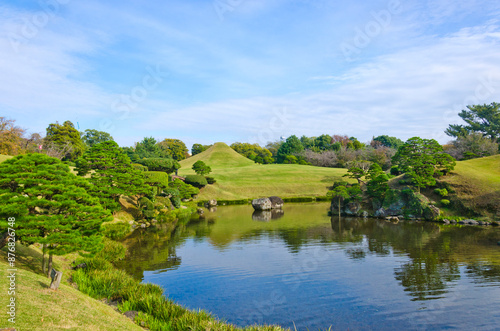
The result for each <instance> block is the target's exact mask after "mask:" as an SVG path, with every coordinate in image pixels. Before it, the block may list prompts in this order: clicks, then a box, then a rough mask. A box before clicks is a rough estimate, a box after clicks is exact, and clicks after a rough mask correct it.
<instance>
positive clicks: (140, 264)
mask: <svg viewBox="0 0 500 331" xmlns="http://www.w3.org/2000/svg"><path fill="white" fill-rule="evenodd" d="M327 208H328V205H327V204H298V205H291V204H289V205H286V206H285V213H284V214H282V215H277V216H279V218H273V215H272V213H271V216H270V217H268V216H265V217H263V216H262V219H263V220H265V222H256V219H255V218H256V216H255V215H252V209H251V207H249V206H228V207H220V208H219V209H218V210H217V212H215V213H210V214H207V215H206V218H205V219H203V220H199V221H196V222H184V223H182V222H181V223H180V224H179V225H178V226H177V227H176V228H175V229H174V228H172V227H168V226H163V227H159V228H156V229H147V230H138V231H137V232H136V233H134V235H133V236H131V237H130V238H128V239H127V240H126V241H125V244H126V245H127V246H128V255H127V259H126V261H123V262H122V263H121V265H120V267H122V268H124V269H126V270H127V271H128V272H129V273H131V274H133V275H134V276H135V277H137V278H140V279H144V278H145V277H146V275H150V274H151V272H152V273H153V274H154V275H158V274H159V273H162V274H163V273H164V275H171V276H169V277H174V275H177V276H175V278H172V279H171V278H169V279H171V281H173V282H174V283H175V286H178V287H179V291H180V292H179V293H177V292H175V291H172V292H170V293H172V295H174V297H175V295H177V296H178V297H176V298H177V299H180V300H184V299H185V300H186V302H185V304H187V305H190V304H193V305H194V306H193V308H205V309H209V310H215V311H216V310H217V309H220V311H221V312H223V313H226V312H227V313H228V315H229V316H225V317H226V318H228V319H230V320H231V321H233V322H234V323H240V324H243V325H245V323H247V322H248V321H246V320H245V321H240V320H238V319H237V316H239V315H238V314H239V312H238V311H237V309H239V308H237V307H240V306H241V309H243V308H244V307H245V306H244V303H242V302H232V301H231V300H230V299H229V298H228V297H227V296H230V295H235V296H237V297H238V293H239V292H238V291H249V292H245V293H241V294H240V295H239V296H244V297H245V298H248V300H249V301H250V302H253V301H256V302H258V301H259V295H264V298H267V297H266V296H265V294H258V293H259V292H258V291H259V290H260V288H263V289H262V291H264V292H265V293H269V290H265V289H267V288H268V287H269V289H270V290H273V289H276V288H277V289H279V290H281V291H283V293H288V292H289V291H290V288H286V286H298V285H297V284H288V283H287V284H283V279H284V278H283V277H285V273H286V272H287V270H288V269H290V268H292V267H293V265H300V266H306V267H304V268H300V272H299V273H297V274H295V273H293V274H291V275H292V276H293V277H295V276H297V277H296V278H297V279H300V280H301V281H302V283H301V284H302V285H300V286H302V287H301V292H300V295H299V294H298V293H299V292H297V294H296V295H295V296H297V298H294V297H291V296H288V297H287V300H288V301H287V302H286V304H282V305H281V304H280V305H281V306H283V307H281V306H280V307H279V308H280V309H282V310H279V309H278V308H277V307H274V308H273V311H274V312H275V313H274V315H272V316H271V315H270V316H268V318H269V319H268V320H264V321H265V322H268V323H274V322H276V321H277V320H278V321H279V318H285V317H283V316H288V315H290V316H295V315H296V314H302V313H303V314H305V315H303V316H302V317H300V316H297V317H294V318H299V317H300V318H302V319H303V323H304V324H302V325H304V326H308V327H309V328H310V329H312V328H314V329H317V328H318V327H321V328H322V329H328V326H329V325H330V324H327V323H326V320H319V317H316V315H319V314H323V313H324V314H326V315H325V316H329V315H328V314H327V313H326V312H328V311H332V309H334V308H335V309H337V315H338V316H339V317H338V318H339V321H337V322H336V323H341V322H340V320H341V319H342V318H343V317H342V316H341V315H339V314H341V313H343V314H346V315H349V314H351V312H350V310H352V309H360V314H361V313H362V314H365V315H366V317H363V318H366V321H364V322H363V323H364V324H363V323H361V322H359V323H361V324H359V328H374V329H380V328H381V329H383V328H393V327H395V326H396V325H397V326H398V327H401V328H404V327H408V325H406V324H404V323H403V322H401V323H400V324H398V323H396V324H390V323H389V324H380V325H381V326H380V327H377V325H372V324H370V323H379V322H377V321H380V320H383V322H380V323H386V322H385V319H386V317H387V316H386V317H384V316H385V315H384V314H389V315H391V314H392V315H394V316H400V315H401V316H402V317H401V316H400V317H398V318H399V319H405V318H407V319H413V317H411V318H410V317H408V316H411V314H410V313H411V312H412V309H414V311H417V309H419V308H417V307H414V306H411V303H417V304H418V303H419V304H424V303H426V305H427V306H426V307H427V310H429V308H428V307H429V306H428V303H429V302H439V303H440V304H438V305H437V306H436V305H434V306H436V307H438V308H439V309H438V308H434V310H439V311H442V312H443V313H444V312H447V310H449V309H456V310H458V311H461V310H464V309H467V306H468V305H471V304H474V305H486V306H488V305H489V306H492V307H495V309H496V310H495V311H496V312H497V311H499V310H500V300H499V299H498V297H500V290H499V289H500V247H499V246H498V245H497V241H498V240H499V239H500V229H498V228H495V227H472V226H467V227H460V226H442V225H438V224H435V223H428V222H399V223H393V222H388V221H385V220H378V219H368V218H341V219H339V218H338V217H332V218H330V217H328V216H327ZM260 217H261V216H258V218H259V219H258V220H261V219H260ZM269 220H272V221H269ZM318 250H319V251H321V252H323V253H324V256H327V257H328V258H325V259H322V260H321V261H315V260H314V255H311V254H316V253H317V252H318ZM253 251H256V253H255V255H252V254H253V253H250V252H253ZM179 252H181V253H179ZM311 252H316V253H311ZM325 254H326V255H325ZM342 256H343V257H344V258H342ZM311 261H312V262H314V263H316V265H315V267H314V268H311V267H310V266H311V265H313V264H312V263H311ZM292 264H293V265H292ZM183 268H185V269H184V270H185V271H183V272H181V270H182V269H183ZM374 268H375V269H374ZM376 268H381V269H380V274H378V273H377V272H378V271H377V269H376ZM385 269H388V270H387V271H388V272H387V273H385V271H383V270H385ZM347 270H351V273H349V272H348V271H347ZM165 271H167V272H166V273H165ZM174 271H175V272H174ZM177 272H178V273H177ZM268 274H269V275H272V276H269V277H268V278H265V277H264V275H268ZM381 274H384V277H385V278H381V276H380V275H381ZM148 277H150V279H147V280H148V281H151V280H152V281H156V282H159V283H160V284H163V285H164V286H167V287H168V284H170V283H168V282H167V281H166V280H160V279H157V278H154V277H152V276H148ZM151 277H152V278H151ZM200 277H201V278H200ZM207 277H209V278H207ZM293 277H292V278H293ZM233 278H234V287H231V286H232V285H231V284H232V282H231V279H233ZM184 279H185V282H186V284H185V286H186V290H185V291H183V290H181V289H182V286H181V284H183V282H184ZM207 279H210V282H211V283H210V286H209V285H208V283H207V285H206V286H209V287H207V288H206V289H205V290H203V291H212V290H213V291H215V293H212V292H210V294H206V296H207V297H208V299H207V300H208V301H207V302H205V301H203V300H202V299H203V298H204V297H205V296H204V295H201V294H200V295H201V296H200V295H198V296H196V297H194V296H191V294H192V291H193V289H192V287H195V288H196V289H197V290H198V291H202V289H204V288H205V287H204V286H205V285H204V284H205V283H206V282H207ZM263 279H266V281H265V282H266V283H265V284H264V285H263V284H261V283H260V282H262V280H263ZM354 279H356V281H354ZM217 280H219V281H220V287H217V286H219V285H216V284H219V283H212V282H216V281H217ZM163 282H167V283H163ZM252 282H255V284H253V283H252ZM285 283H286V282H285ZM337 283H342V284H344V285H343V287H341V288H346V285H345V284H349V286H348V287H349V288H350V290H349V291H347V290H344V291H341V293H340V294H339V291H340V290H339V289H337V288H334V289H333V288H332V287H331V286H332V284H337ZM251 284H253V286H252V285H251ZM305 284H307V285H305ZM363 284H365V285H363ZM381 284H385V285H384V286H386V287H388V288H391V289H392V290H384V289H382V290H381V291H382V292H383V293H384V295H386V296H387V299H384V300H382V299H380V298H379V297H378V294H375V293H372V294H370V293H369V292H372V291H374V292H377V291H376V289H377V288H378V287H379V286H382V285H381ZM391 284H394V286H396V288H398V287H399V289H400V290H401V289H403V290H404V291H400V292H401V294H398V292H397V291H395V290H394V289H393V287H392V286H393V285H391ZM243 285H244V286H243ZM170 286H172V285H170ZM242 286H243V287H242ZM266 286H267V287H266ZM356 286H357V287H358V288H356ZM475 286H481V287H488V288H490V289H494V291H496V292H489V293H491V295H492V297H496V298H497V299H495V300H496V301H494V300H493V301H492V302H489V303H484V302H482V300H483V298H481V297H474V295H471V296H470V297H468V298H467V299H461V300H464V302H463V303H454V304H453V305H454V306H453V308H450V307H447V306H446V305H444V302H447V301H446V300H451V299H450V297H451V296H453V295H455V296H456V295H457V291H472V293H476V291H477V288H475ZM212 287H213V289H212ZM282 287H283V288H282ZM293 288H294V287H292V290H293ZM249 289H251V291H250V290H249ZM361 289H362V290H361ZM266 291H267V292H266ZM287 291H288V292H287ZM346 291H347V292H346ZM358 291H359V292H362V294H359V297H357V296H356V295H357V294H356V293H358ZM384 291H385V292H384ZM233 292H234V293H233ZM200 293H201V292H200ZM203 293H205V292H203ZM207 293H208V292H207ZM220 293H225V294H226V295H227V296H222V297H220V301H217V300H216V299H214V298H213V297H212V296H216V297H217V296H220ZM332 293H333V294H332ZM342 293H345V295H346V297H342V295H343V294H342ZM478 293H479V292H478ZM493 293H497V295H496V296H495V295H493ZM369 295H373V297H370V296H369ZM475 295H478V296H479V295H480V294H475ZM481 295H485V294H484V293H483V294H481ZM301 296H304V297H301ZM365 296H366V297H367V299H366V300H368V302H382V303H379V304H378V305H379V306H377V307H375V308H372V307H369V306H368V304H366V303H365V304H364V305H365V306H366V307H365V306H363V305H361V304H360V300H361V301H363V300H365V298H364V297H365ZM346 298H349V299H348V301H347V302H352V306H350V305H351V304H349V305H348V304H345V308H341V307H340V306H335V305H337V303H339V302H340V303H341V302H344V303H345V302H346V301H345V300H347V299H346ZM233 299H234V300H239V299H238V298H233ZM294 300H296V301H294ZM304 300H305V301H310V302H308V304H309V305H311V307H315V308H314V309H312V308H311V311H307V312H306V311H304V312H302V310H299V311H297V312H294V309H295V308H294V307H295V305H299V307H300V305H301V302H303V301H304ZM318 300H319V301H318ZM429 300H430V301H429ZM386 301H387V302H386ZM490 301H491V300H490ZM396 303H397V304H396ZM332 305H333V306H332ZM360 305H361V306H360ZM394 305H396V306H397V307H399V308H397V309H396V308H394V307H393V306H394ZM403 306H404V307H403ZM434 306H432V307H434ZM441 306H443V307H441ZM321 307H323V308H321ZM356 307H358V308H356ZM359 307H364V308H359ZM367 307H369V308H367ZM321 309H324V312H323V311H321ZM367 309H368V310H370V311H371V309H373V311H374V313H373V314H372V315H370V314H367V313H366V311H367ZM482 309H487V308H484V307H483V308H482ZM491 311H493V308H491ZM292 312H293V313H292ZM375 312H378V313H375ZM307 314H309V315H307ZM495 314H496V315H495ZM233 315H234V316H233ZM392 315H391V316H392ZM278 316H282V317H278ZM312 316H315V317H314V318H318V320H317V321H316V322H314V323H313V322H311V318H313V317H312ZM360 316H361V315H360ZM363 316H364V315H363ZM394 316H393V317H392V318H393V319H394V318H395V317H394ZM223 317H224V316H223ZM233 318H234V319H233ZM290 318H291V317H290ZM322 318H327V317H322ZM328 318H331V317H328ZM345 318H348V317H345ZM478 318H479V317H478ZM489 318H490V320H489V321H491V323H494V322H497V323H500V316H499V314H498V313H491V314H490V316H489ZM430 320H432V323H437V325H438V326H435V325H434V324H433V326H432V327H431V328H442V327H450V326H451V325H455V324H454V323H458V324H456V325H458V326H459V327H460V323H459V321H460V318H458V317H457V318H455V319H453V318H451V319H450V321H449V322H446V323H448V324H446V325H444V324H443V325H441V324H439V323H444V322H442V321H441V319H439V318H438V319H429V316H426V318H424V319H420V320H419V321H420V322H419V323H424V324H423V325H422V326H420V325H419V328H420V327H422V328H427V327H429V325H430V324H429V325H428V324H425V323H430V322H429V321H430ZM250 322H252V321H250ZM253 322H260V321H257V320H256V321H253ZM462 322H463V321H462ZM315 323H316V324H315ZM325 323H326V324H325ZM391 323H392V322H391ZM394 323H395V322H394ZM412 323H413V322H412ZM336 325H337V326H339V325H341V324H336ZM347 327H350V328H351V329H355V328H354V327H353V324H352V323H347V324H346V328H347ZM299 329H300V328H299Z"/></svg>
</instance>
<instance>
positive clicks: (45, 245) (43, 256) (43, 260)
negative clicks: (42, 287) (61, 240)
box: [42, 244, 48, 275]
mask: <svg viewBox="0 0 500 331" xmlns="http://www.w3.org/2000/svg"><path fill="white" fill-rule="evenodd" d="M46 250H47V244H43V246H42V272H43V274H44V275H48V273H46V272H45V271H46V269H45V251H46Z"/></svg>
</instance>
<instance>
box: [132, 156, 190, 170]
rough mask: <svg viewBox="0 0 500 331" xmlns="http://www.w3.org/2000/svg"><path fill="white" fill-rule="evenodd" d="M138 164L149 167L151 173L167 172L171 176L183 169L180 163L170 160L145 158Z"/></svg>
mask: <svg viewBox="0 0 500 331" xmlns="http://www.w3.org/2000/svg"><path fill="white" fill-rule="evenodd" d="M137 163H140V164H142V165H144V166H146V167H148V169H149V171H160V172H167V173H169V174H171V173H173V172H175V170H177V169H179V168H180V167H181V166H180V165H179V162H177V161H176V160H174V159H170V158H159V157H157V158H145V159H140V160H137Z"/></svg>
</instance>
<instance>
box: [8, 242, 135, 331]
mask: <svg viewBox="0 0 500 331" xmlns="http://www.w3.org/2000/svg"><path fill="white" fill-rule="evenodd" d="M16 251H17V254H18V256H17V261H16V267H17V269H18V270H17V272H16V296H15V298H16V308H17V311H16V323H15V324H12V323H10V322H8V321H7V315H6V314H5V312H4V313H3V314H2V318H1V319H0V328H7V327H15V328H16V329H17V330H103V331H104V330H143V329H142V328H140V327H139V326H137V325H136V324H134V323H133V322H132V321H131V320H129V319H128V318H126V317H125V316H123V315H122V314H120V313H119V312H117V311H115V310H114V309H113V308H112V307H110V306H108V305H106V304H104V303H102V302H100V301H97V300H94V299H92V298H90V297H89V296H87V295H85V294H83V293H82V292H80V291H78V290H76V289H75V288H73V287H72V286H69V285H68V282H67V279H68V274H69V271H68V270H66V268H69V263H70V262H69V260H72V257H74V256H66V257H62V258H61V257H55V261H54V262H55V266H56V268H58V269H59V270H64V275H63V279H64V280H63V282H62V283H61V285H60V287H59V290H57V291H53V290H50V289H49V288H48V287H49V285H50V279H49V278H47V277H46V276H44V275H41V274H39V272H41V263H40V258H41V254H40V252H39V250H37V249H35V248H26V247H23V246H21V245H17V248H16ZM0 255H1V258H0V269H1V270H2V273H1V277H0V289H1V291H2V295H1V296H0V305H1V306H2V307H6V306H7V302H8V300H9V299H10V296H9V295H7V289H8V279H7V277H6V272H7V269H9V268H10V267H9V266H8V264H7V262H6V252H5V248H4V249H3V250H2V251H0Z"/></svg>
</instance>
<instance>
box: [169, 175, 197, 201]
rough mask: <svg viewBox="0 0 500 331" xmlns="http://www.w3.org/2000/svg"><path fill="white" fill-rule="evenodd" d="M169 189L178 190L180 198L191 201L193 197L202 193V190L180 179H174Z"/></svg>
mask: <svg viewBox="0 0 500 331" xmlns="http://www.w3.org/2000/svg"><path fill="white" fill-rule="evenodd" d="M169 187H171V188H176V189H178V190H179V197H180V198H181V199H190V198H191V197H192V196H193V195H195V194H199V193H200V190H199V189H198V188H196V187H194V186H192V185H189V184H186V183H184V182H183V181H182V180H180V179H178V178H176V179H174V181H173V182H170V183H169Z"/></svg>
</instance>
